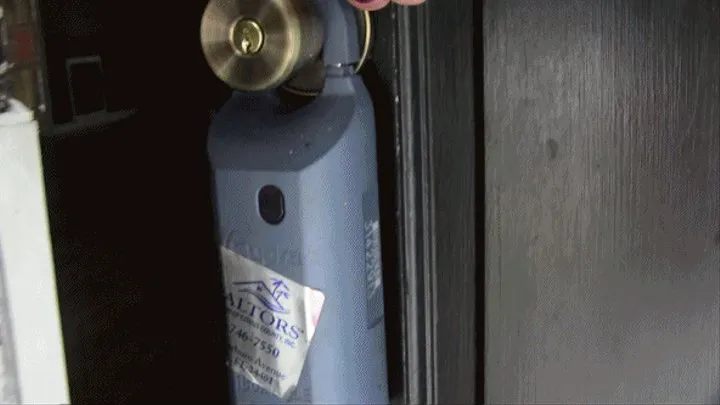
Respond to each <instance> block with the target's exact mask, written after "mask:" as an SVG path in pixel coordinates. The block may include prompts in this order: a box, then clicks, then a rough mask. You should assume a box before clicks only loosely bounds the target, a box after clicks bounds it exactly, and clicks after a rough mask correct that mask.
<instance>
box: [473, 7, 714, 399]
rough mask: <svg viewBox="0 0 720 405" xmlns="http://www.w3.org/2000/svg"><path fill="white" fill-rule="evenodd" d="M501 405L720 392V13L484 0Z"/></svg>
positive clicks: (491, 297)
mask: <svg viewBox="0 0 720 405" xmlns="http://www.w3.org/2000/svg"><path fill="white" fill-rule="evenodd" d="M484 41H485V43H484V48H485V49H484V54H485V115H486V127H485V129H486V134H485V146H486V184H487V185H486V205H487V211H486V224H487V228H486V233H487V252H488V254H487V255H486V256H487V261H486V290H487V293H486V295H487V297H486V306H487V311H486V312H487V315H486V316H487V321H486V381H487V389H486V401H487V402H488V403H495V404H497V403H588V404H589V403H594V404H598V403H636V404H641V403H708V402H710V401H713V400H714V401H717V395H718V393H720V351H719V349H718V345H719V343H718V342H720V333H719V332H718V330H719V329H720V319H719V316H720V315H719V313H720V284H719V283H720V277H719V273H720V246H719V245H720V240H719V238H720V235H719V232H720V229H719V228H720V212H719V211H720V2H717V1H669V0H668V1H665V0H654V1H635V0H624V1H609V0H595V1H584V2H578V1H558V0H532V1H531V0H527V1H524V0H502V1H500V0H486V1H485V9H484Z"/></svg>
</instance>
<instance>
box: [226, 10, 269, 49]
mask: <svg viewBox="0 0 720 405" xmlns="http://www.w3.org/2000/svg"><path fill="white" fill-rule="evenodd" d="M232 36H233V38H232V40H233V42H234V44H233V45H234V47H235V52H237V53H238V54H240V55H243V56H249V55H253V54H256V53H258V52H260V49H261V48H262V46H263V42H264V40H265V33H264V32H263V30H262V28H261V27H260V25H259V24H258V23H257V21H255V20H251V19H241V20H239V21H237V22H236V23H235V26H234V29H233V33H232Z"/></svg>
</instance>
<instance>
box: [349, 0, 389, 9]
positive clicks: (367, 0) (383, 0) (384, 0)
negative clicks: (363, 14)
mask: <svg viewBox="0 0 720 405" xmlns="http://www.w3.org/2000/svg"><path fill="white" fill-rule="evenodd" d="M348 1H349V2H350V4H352V5H353V6H355V7H357V8H359V9H361V10H368V11H374V10H379V9H381V8H383V7H385V6H387V5H388V3H390V0H348Z"/></svg>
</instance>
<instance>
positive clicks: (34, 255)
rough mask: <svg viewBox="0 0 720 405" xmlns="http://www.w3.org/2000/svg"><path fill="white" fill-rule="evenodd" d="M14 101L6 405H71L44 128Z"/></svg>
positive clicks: (8, 173)
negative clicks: (43, 154)
mask: <svg viewBox="0 0 720 405" xmlns="http://www.w3.org/2000/svg"><path fill="white" fill-rule="evenodd" d="M10 101H11V108H10V110H9V111H7V112H5V113H1V114H0V276H1V277H0V283H1V284H2V285H0V299H2V301H0V309H1V310H2V312H0V318H2V319H1V320H0V328H1V329H2V330H1V331H0V332H2V333H1V334H0V337H2V338H3V340H2V342H0V349H1V350H2V352H3V353H2V354H3V356H2V358H0V395H2V397H0V402H2V403H7V402H6V401H11V402H13V403H21V404H67V403H69V401H70V399H69V392H68V391H69V390H68V384H67V371H66V365H65V353H64V349H63V338H62V331H61V324H60V312H59V309H58V300H57V290H56V286H55V267H54V264H53V258H52V249H51V244H50V235H49V226H48V213H47V205H46V202H45V182H44V178H43V168H42V159H41V155H40V140H39V131H38V124H37V122H36V121H35V119H34V117H33V113H32V111H30V110H29V109H27V108H26V107H25V106H24V105H23V104H22V103H20V102H19V101H17V100H10Z"/></svg>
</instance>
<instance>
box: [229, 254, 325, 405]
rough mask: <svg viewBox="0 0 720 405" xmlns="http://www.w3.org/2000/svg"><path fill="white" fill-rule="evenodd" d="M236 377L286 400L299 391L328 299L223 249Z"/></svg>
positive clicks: (320, 293) (232, 362)
mask: <svg viewBox="0 0 720 405" xmlns="http://www.w3.org/2000/svg"><path fill="white" fill-rule="evenodd" d="M221 252H222V266H223V273H224V277H225V295H226V301H225V302H226V307H227V317H228V338H229V342H230V361H231V366H232V369H233V371H234V372H235V373H237V374H240V375H242V376H243V377H245V378H247V379H248V380H250V381H251V382H253V383H255V384H257V385H259V386H261V387H263V388H264V389H266V390H267V391H269V392H270V393H272V394H274V395H276V396H278V397H280V398H281V399H287V398H288V397H290V395H291V394H292V393H293V391H294V390H295V388H296V387H297V384H298V380H299V379H300V373H301V372H302V369H303V365H304V364H305V357H306V355H307V351H308V348H309V347H310V342H311V341H312V338H313V335H314V334H315V329H316V328H317V324H318V321H319V320H320V313H321V311H322V307H323V303H324V302H325V295H324V294H323V293H322V292H321V291H318V290H314V289H312V288H310V287H306V286H304V285H301V284H298V283H296V282H294V281H292V280H290V279H288V278H286V277H284V276H282V275H280V274H278V273H276V272H274V271H273V270H271V269H269V268H267V267H265V266H263V265H261V264H259V263H256V262H254V261H252V260H249V259H247V258H245V257H243V256H241V255H239V254H237V253H235V252H232V251H231V250H229V249H227V248H225V247H221Z"/></svg>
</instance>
